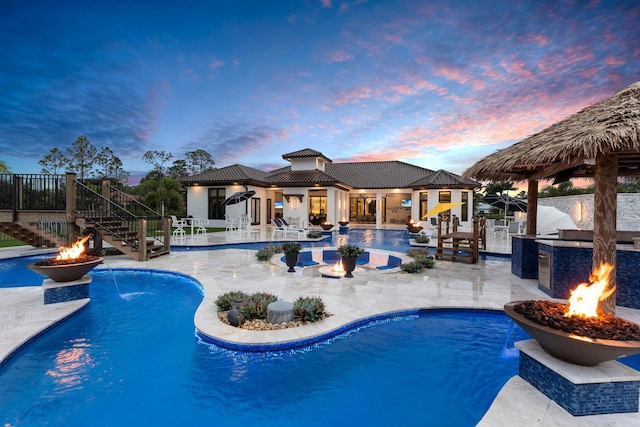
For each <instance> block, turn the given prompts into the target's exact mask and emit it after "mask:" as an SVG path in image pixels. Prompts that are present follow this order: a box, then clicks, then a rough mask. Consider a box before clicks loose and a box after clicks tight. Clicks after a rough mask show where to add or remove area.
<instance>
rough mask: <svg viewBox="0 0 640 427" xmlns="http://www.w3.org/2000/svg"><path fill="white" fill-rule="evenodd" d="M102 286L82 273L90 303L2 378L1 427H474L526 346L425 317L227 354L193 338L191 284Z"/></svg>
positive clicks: (197, 297)
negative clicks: (516, 351) (253, 426)
mask: <svg viewBox="0 0 640 427" xmlns="http://www.w3.org/2000/svg"><path fill="white" fill-rule="evenodd" d="M113 274H115V276H112V273H111V272H110V271H109V270H106V269H103V270H94V272H93V273H92V275H93V277H94V280H93V283H92V285H91V298H92V301H91V303H90V304H89V305H88V306H87V307H86V308H85V309H84V310H82V311H81V312H80V313H78V314H77V315H75V316H73V317H71V318H70V319H68V320H66V321H64V322H63V323H62V324H61V325H60V326H59V327H56V328H54V329H52V330H51V331H49V332H48V333H46V334H44V335H43V336H41V337H39V338H38V339H37V340H34V341H33V342H31V343H30V344H28V345H27V346H25V348H24V349H23V350H21V351H20V352H19V353H18V354H17V355H16V356H15V357H13V358H11V359H9V360H8V362H7V363H6V364H5V365H4V366H2V367H1V368H0V414H1V415H0V419H2V422H3V425H8V426H33V425H44V424H47V425H56V426H60V425H68V426H79V425H82V426H123V425H205V424H212V423H213V424H216V425H232V424H233V425H247V424H246V423H247V422H251V423H257V422H259V423H260V425H263V426H270V425H283V424H284V425H291V423H292V422H296V423H305V424H307V423H311V421H310V420H313V421H312V424H313V425H347V424H353V425H372V426H373V425H384V426H388V425H439V426H447V425H450V426H461V425H465V426H466V425H474V424H475V423H477V422H478V420H479V419H480V418H481V417H482V415H483V414H484V412H485V411H486V410H487V409H488V407H489V406H490V404H491V402H492V401H493V399H494V397H495V396H496V394H497V392H498V391H499V389H500V388H501V387H502V385H503V384H504V383H505V382H506V380H507V379H508V378H510V377H511V376H513V375H515V374H516V373H517V358H515V357H514V355H513V348H512V346H513V342H514V341H518V340H520V339H524V338H526V334H525V333H524V332H523V331H522V330H520V329H519V328H517V327H516V328H514V327H513V326H512V325H513V324H512V323H511V322H510V321H509V320H508V319H507V318H506V317H505V316H504V315H503V314H500V313H492V312H470V311H430V312H424V313H422V314H420V315H412V316H405V317H399V318H395V319H389V320H385V321H380V322H376V323H375V324H373V325H370V326H368V327H364V328H360V329H359V330H357V331H354V332H351V333H346V334H344V335H341V336H340V337H338V338H334V339H332V340H331V341H330V342H328V343H323V344H318V345H315V346H312V347H309V348H305V349H300V350H295V351H285V352H278V353H243V352H235V351H230V350H224V349H221V348H219V347H216V346H213V345H210V344H206V343H204V342H201V341H200V340H199V339H198V338H197V336H196V335H195V333H194V326H193V314H194V312H195V310H196V308H197V306H198V304H199V303H200V302H201V300H202V292H201V288H200V286H199V284H198V283H197V282H195V281H194V280H192V279H190V278H187V277H185V276H182V275H177V274H170V273H160V272H148V271H140V270H115V271H114V272H113ZM114 277H115V281H114ZM305 420H306V421H305Z"/></svg>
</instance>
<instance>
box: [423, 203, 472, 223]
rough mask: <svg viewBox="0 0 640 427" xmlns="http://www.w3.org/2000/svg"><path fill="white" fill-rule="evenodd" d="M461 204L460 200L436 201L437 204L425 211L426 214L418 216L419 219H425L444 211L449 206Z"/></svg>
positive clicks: (453, 206)
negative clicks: (453, 201)
mask: <svg viewBox="0 0 640 427" xmlns="http://www.w3.org/2000/svg"><path fill="white" fill-rule="evenodd" d="M461 204H462V202H455V203H438V204H437V205H435V206H434V207H433V209H431V210H430V211H429V212H427V213H426V214H424V215H423V216H422V218H420V219H421V220H424V219H427V218H429V217H430V216H434V215H438V214H439V213H442V212H444V211H448V210H449V209H451V208H455V207H456V206H460V205H461Z"/></svg>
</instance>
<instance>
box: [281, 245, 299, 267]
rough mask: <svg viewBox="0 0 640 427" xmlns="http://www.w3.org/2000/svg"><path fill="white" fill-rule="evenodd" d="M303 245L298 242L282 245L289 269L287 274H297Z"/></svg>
mask: <svg viewBox="0 0 640 427" xmlns="http://www.w3.org/2000/svg"><path fill="white" fill-rule="evenodd" d="M301 249H302V245H301V244H300V243H298V242H285V243H283V244H282V252H284V257H285V262H286V263H287V266H288V267H289V269H288V270H287V272H289V273H295V271H296V270H295V268H293V267H295V266H296V265H298V258H299V257H300V250H301Z"/></svg>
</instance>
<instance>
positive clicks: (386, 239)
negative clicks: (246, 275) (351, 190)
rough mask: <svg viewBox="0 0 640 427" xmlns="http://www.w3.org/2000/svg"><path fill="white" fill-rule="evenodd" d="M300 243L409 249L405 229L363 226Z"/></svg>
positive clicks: (505, 257) (503, 257)
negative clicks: (366, 227) (368, 227)
mask: <svg viewBox="0 0 640 427" xmlns="http://www.w3.org/2000/svg"><path fill="white" fill-rule="evenodd" d="M436 239H437V237H432V238H431V242H432V243H433V242H435V241H436ZM269 243H271V242H257V243H228V244H221V245H201V246H188V245H175V246H174V245H172V246H171V250H175V251H203V250H215V249H229V248H236V249H253V250H258V249H260V248H262V247H265V246H267V245H268V244H269ZM300 244H301V245H302V246H303V247H304V248H328V247H338V246H342V245H345V244H353V245H358V246H360V247H362V248H365V249H382V250H387V251H395V252H403V253H404V252H407V251H408V250H409V249H411V245H410V244H409V235H408V234H407V231H406V230H382V229H365V228H350V229H349V230H348V232H347V233H345V234H342V233H331V235H328V236H326V238H324V239H322V240H318V241H301V242H300ZM428 249H429V250H430V251H431V252H433V251H435V248H433V247H432V248H428ZM479 258H480V259H481V260H492V261H509V260H511V254H500V253H486V252H480V255H479Z"/></svg>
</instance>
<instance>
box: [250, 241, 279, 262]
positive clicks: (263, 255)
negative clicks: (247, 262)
mask: <svg viewBox="0 0 640 427" xmlns="http://www.w3.org/2000/svg"><path fill="white" fill-rule="evenodd" d="M279 252H282V246H279V245H269V246H267V247H265V248H261V249H260V250H258V252H257V253H256V258H258V261H261V262H266V261H269V260H270V259H271V257H272V256H273V255H275V254H277V253H279Z"/></svg>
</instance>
